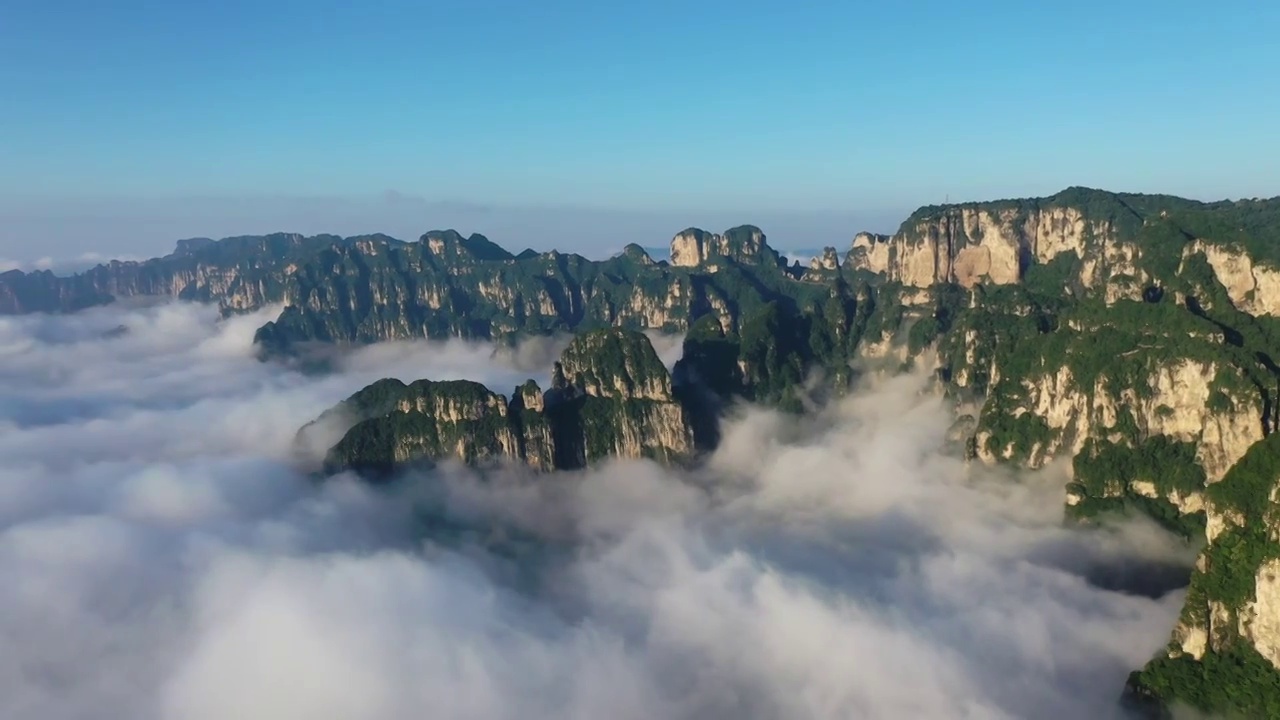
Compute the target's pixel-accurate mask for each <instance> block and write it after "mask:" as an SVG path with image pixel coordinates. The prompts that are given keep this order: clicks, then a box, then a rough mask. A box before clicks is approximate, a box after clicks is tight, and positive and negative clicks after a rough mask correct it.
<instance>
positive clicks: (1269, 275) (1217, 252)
mask: <svg viewBox="0 0 1280 720" xmlns="http://www.w3.org/2000/svg"><path fill="white" fill-rule="evenodd" d="M1196 253H1201V254H1203V255H1204V256H1205V258H1206V259H1207V260H1208V261H1209V266H1210V267H1212V268H1213V274H1214V276H1215V277H1216V278H1217V279H1218V282H1220V283H1222V286H1223V287H1224V288H1225V289H1226V291H1227V296H1228V297H1230V298H1231V302H1232V304H1233V305H1235V306H1236V307H1237V308H1238V309H1240V310H1242V311H1244V312H1246V313H1249V314H1250V315H1272V316H1274V315H1280V268H1277V267H1275V266H1274V265H1272V264H1270V263H1268V262H1262V261H1257V262H1255V261H1254V259H1253V258H1251V257H1250V256H1249V254H1248V253H1246V252H1245V251H1244V250H1242V249H1240V248H1232V247H1227V246H1223V245H1218V244H1215V243H1214V242H1212V241H1206V240H1196V241H1194V242H1192V243H1190V244H1189V245H1188V246H1187V248H1186V250H1185V251H1184V253H1183V258H1184V261H1185V258H1186V257H1188V256H1190V255H1194V254H1196Z"/></svg>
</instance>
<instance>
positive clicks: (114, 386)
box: [0, 304, 1188, 720]
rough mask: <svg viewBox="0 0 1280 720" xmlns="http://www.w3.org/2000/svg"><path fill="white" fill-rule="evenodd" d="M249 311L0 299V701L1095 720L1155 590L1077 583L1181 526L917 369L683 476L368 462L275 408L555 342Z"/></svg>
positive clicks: (527, 369) (1156, 636) (730, 444)
mask: <svg viewBox="0 0 1280 720" xmlns="http://www.w3.org/2000/svg"><path fill="white" fill-rule="evenodd" d="M269 317H270V312H264V313H260V314H258V315H251V316H245V317H237V318H232V319H229V320H225V321H223V320H220V319H219V316H218V313H217V311H216V309H214V308H209V307H203V306H197V305H184V304H163V305H154V306H133V307H127V306H116V307H110V308H99V309H95V310H92V311H87V312H84V313H80V314H76V315H72V316H61V317H54V316H25V317H17V318H14V317H9V318H0V458H3V462H2V463H0V577H2V578H3V583H2V584H0V647H2V648H3V652H0V717H6V718H10V717H12V718H42V719H44V720H60V719H64V718H65V719H72V718H75V719H79V718H131V719H137V720H148V719H155V720H206V719H207V720H225V719H227V718H236V719H237V720H258V719H261V720H294V719H297V720H328V719H334V720H338V719H347V718H352V719H355V718H360V719H375V720H377V719H383V718H385V719H387V720H400V719H402V718H403V719H406V720H407V719H409V718H415V719H416V718H424V717H429V718H458V719H467V720H470V719H476V720H480V719H482V718H483V719H489V718H512V719H515V718H521V719H525V718H547V719H551V718H581V719H583V720H586V719H589V718H590V719H594V718H610V719H620V720H626V719H628V718H635V719H637V720H640V719H641V718H643V719H646V720H648V719H651V718H735V719H737V718H744V719H753V718H761V719H764V718H800V719H803V718H815V719H817V718H824V719H825V718H1048V719H1051V720H1052V719H1056V718H1062V719H1067V718H1071V719H1075V718H1084V717H1088V718H1111V717H1120V714H1119V710H1118V708H1117V705H1116V699H1117V697H1118V696H1119V694H1120V692H1121V689H1122V686H1123V684H1124V681H1125V678H1126V675H1127V673H1128V672H1129V671H1130V670H1131V669H1134V668H1136V667H1139V666H1140V665H1142V663H1144V662H1145V661H1146V660H1147V659H1148V658H1149V657H1150V656H1151V655H1152V654H1153V653H1154V652H1156V651H1157V650H1158V649H1159V648H1160V647H1161V646H1162V645H1163V644H1164V643H1165V642H1166V641H1167V639H1168V637H1169V632H1170V629H1171V628H1172V626H1173V624H1174V622H1175V620H1176V617H1177V613H1178V610H1179V607H1180V603H1181V599H1182V594H1181V592H1180V591H1176V590H1175V591H1172V592H1168V593H1164V594H1162V595H1159V596H1157V597H1149V596H1144V595H1142V594H1133V593H1123V592H1119V591H1115V590H1109V589H1105V588H1104V587H1101V586H1099V585H1097V584H1091V583H1090V582H1089V581H1087V580H1086V578H1087V577H1093V576H1096V575H1098V571H1099V569H1103V570H1106V569H1107V568H1110V569H1111V571H1112V574H1113V575H1114V574H1115V569H1116V568H1121V574H1124V571H1123V569H1124V568H1135V567H1142V566H1145V564H1147V563H1162V562H1174V563H1185V562H1186V561H1187V560H1188V557H1187V550H1186V548H1182V547H1180V546H1178V544H1177V543H1175V542H1173V541H1172V540H1171V539H1170V538H1168V537H1167V536H1165V535H1163V534H1161V533H1160V532H1159V531H1157V530H1156V529H1154V528H1153V527H1151V526H1149V525H1145V524H1129V525H1125V526H1122V527H1113V528H1106V529H1098V530H1093V531H1088V532H1086V531H1080V530H1069V529H1066V528H1064V527H1063V525H1062V501H1063V490H1062V487H1063V479H1062V477H1061V475H1060V474H1057V473H1055V472H1052V471H1050V472H1043V473H1039V474H1031V475H1024V476H1019V477H1015V476H1012V475H1006V474H1002V473H998V472H994V471H976V470H975V469H973V468H968V467H966V465H965V464H964V463H963V462H962V461H961V460H960V459H958V457H957V456H956V455H955V454H954V452H953V450H952V449H951V448H950V446H949V445H948V444H947V441H946V433H947V428H948V426H949V423H950V420H951V418H950V414H949V412H948V409H947V407H946V406H945V404H944V403H943V402H942V401H941V400H939V399H938V398H936V397H934V396H932V395H930V394H929V393H927V392H923V389H924V387H925V381H924V379H923V378H921V377H917V376H910V375H908V376H901V377H896V378H889V379H882V380H879V381H876V382H873V383H869V384H868V385H867V386H866V387H864V388H862V389H861V390H860V391H859V392H858V393H856V394H855V395H854V396H853V397H851V398H850V399H848V400H847V401H845V402H843V403H842V404H840V405H838V406H835V407H831V408H828V409H826V410H824V411H822V412H821V413H817V414H815V415H813V416H811V417H808V418H805V419H804V420H803V421H796V420H795V419H789V418H784V417H782V416H779V415H777V414H775V413H773V412H769V411H765V410H760V409H752V408H739V409H738V410H737V411H736V412H735V413H734V415H733V417H732V418H731V419H730V420H728V421H727V423H726V425H725V433H724V439H723V444H722V446H721V447H720V448H719V449H718V450H717V452H716V453H715V455H714V456H713V457H711V458H709V460H708V461H707V462H706V463H705V464H704V465H703V466H701V467H699V468H697V469H694V470H680V471H677V470H671V469H664V468H662V467H659V466H657V465H655V464H652V463H648V462H617V463H612V464H607V465H604V466H602V467H599V468H596V469H593V470H591V471H587V472H582V473H573V474H558V475H553V476H541V477H539V476H535V475H533V474H532V473H529V472H527V471H520V470H517V469H509V470H493V471H490V472H487V473H484V474H483V475H480V474H477V473H476V472H475V471H471V470H467V469H465V468H460V467H455V466H450V465H446V466H443V467H441V468H439V469H438V470H436V471H433V472H430V473H425V474H419V475H417V476H415V477H413V478H411V479H408V480H406V481H405V482H402V483H399V484H393V485H390V486H379V487H371V486H369V485H367V484H365V483H363V482H361V481H360V480H359V479H358V478H355V477H352V476H340V477H336V478H330V479H328V480H326V481H323V482H320V481H317V480H316V479H314V478H311V477H308V476H306V475H305V474H304V473H302V472H300V471H299V470H298V469H297V458H296V456H295V451H296V448H295V446H294V437H295V433H296V431H297V429H298V428H299V427H300V426H301V425H303V424H304V423H306V422H307V421H309V420H311V419H313V418H315V417H316V416H317V415H319V414H320V413H321V412H322V411H323V410H325V409H326V408H328V407H330V406H331V405H332V404H334V403H335V402H337V401H339V400H341V399H342V398H344V397H346V396H347V395H349V394H350V393H352V392H354V391H355V390H357V389H359V388H360V387H362V386H364V385H365V384H367V383H369V382H372V381H373V380H376V379H378V378H381V377H387V376H394V377H399V378H401V379H403V380H406V381H409V380H414V379H417V378H422V377H426V378H432V379H449V378H461V377H465V378H470V379H475V380H479V381H482V382H485V383H486V384H488V385H489V386H490V387H491V388H493V389H495V390H497V391H499V392H507V393H509V392H510V391H511V388H513V387H514V386H516V385H517V384H518V383H520V382H522V381H524V380H525V379H526V378H529V377H533V378H535V379H538V380H539V381H540V382H542V383H543V385H544V387H545V380H546V377H547V375H548V374H549V368H550V364H551V361H552V360H553V359H554V357H555V356H556V354H557V353H558V351H559V349H560V348H561V347H562V345H563V339H551V340H542V341H536V342H530V343H526V344H524V345H521V346H520V347H518V348H516V349H514V350H512V351H495V350H494V349H493V348H492V347H490V346H487V345H484V344H478V343H464V342H450V343H425V342H424V343H399V344H389V345H384V346H374V347H371V348H366V349H364V350H361V351H358V352H355V353H353V354H351V355H349V356H346V357H345V358H344V359H343V360H342V361H341V362H340V363H339V364H338V368H337V371H336V372H334V373H332V374H328V375H323V376H320V375H306V374H302V373H300V372H297V371H295V370H292V369H288V368H285V367H282V366H280V365H276V364H271V363H262V362H259V361H258V360H256V359H255V358H254V355H253V349H252V346H251V345H252V337H253V332H254V330H255V329H256V328H257V327H258V326H259V325H261V324H262V323H263V322H264V321H265V320H266V319H268V318H269ZM121 326H123V327H124V328H126V329H127V331H123V332H121V331H118V330H117V329H118V328H120V327H121ZM662 340H663V342H662V343H661V347H660V350H661V351H662V355H663V358H664V360H665V361H667V362H668V363H671V362H674V359H675V358H676V357H678V354H679V352H678V351H679V343H678V342H676V341H675V340H672V339H662Z"/></svg>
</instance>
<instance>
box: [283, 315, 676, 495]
mask: <svg viewBox="0 0 1280 720" xmlns="http://www.w3.org/2000/svg"><path fill="white" fill-rule="evenodd" d="M335 418H345V420H346V422H347V424H348V429H347V430H346V432H345V434H344V435H343V436H342V439H341V440H340V441H339V442H338V443H337V444H336V445H334V446H333V447H332V448H331V449H330V450H329V451H328V453H327V454H326V456H325V469H326V470H327V471H329V472H338V471H341V470H347V469H352V470H357V471H362V472H366V473H372V474H386V473H389V472H393V471H394V470H396V469H397V468H401V467H404V466H407V465H412V464H415V463H420V462H424V461H437V460H443V459H454V460H459V461H462V462H466V463H472V464H485V463H492V462H515V463H521V464H525V465H529V466H530V467H533V468H535V469H538V470H553V469H574V468H580V467H585V466H587V465H591V464H594V463H597V462H600V461H602V460H605V459H607V458H611V457H620V458H656V459H661V460H667V461H674V460H678V459H680V458H682V457H686V456H689V455H691V454H692V452H693V450H694V446H693V435H692V430H691V428H690V423H689V421H688V419H687V417H686V413H685V410H684V408H683V407H682V406H681V405H680V404H679V403H678V402H677V401H676V400H675V398H674V397H673V395H672V389H671V375H670V374H669V373H668V372H667V369H666V368H665V367H664V366H663V365H662V363H661V361H660V360H659V359H658V356H657V353H655V352H654V350H653V346H652V345H651V344H650V342H649V339H648V338H647V337H646V336H645V335H644V334H642V333H638V332H634V331H627V330H618V329H609V330H598V331H593V332H590V333H585V334H583V335H580V336H578V337H577V338H576V339H575V340H574V341H573V342H572V343H570V345H569V347H568V348H566V350H565V352H564V354H563V356H562V357H561V359H560V361H559V362H557V363H556V366H555V381H554V383H553V387H552V388H551V389H550V390H549V391H547V392H546V393H545V394H544V393H543V392H542V391H541V389H540V388H539V387H538V385H537V384H536V383H535V382H533V381H532V380H530V381H528V382H527V383H525V384H524V385H522V386H520V387H518V388H516V391H515V392H514V393H513V395H512V398H511V399H510V400H508V399H507V398H506V397H504V396H502V395H499V394H497V393H494V392H492V391H490V390H489V389H488V388H485V387H484V386H483V385H480V384H478V383H473V382H468V381H448V382H432V381H430V380H419V381H417V382H414V383H411V384H409V385H405V384H404V383H401V382H400V381H398V380H381V381H379V382H377V383H374V384H373V385H370V386H369V387H367V388H365V389H363V390H361V391H360V392H358V393H356V394H355V395H353V396H352V397H351V398H349V399H348V400H346V401H344V402H343V403H342V404H340V405H339V406H338V407H336V408H334V409H332V410H330V411H328V412H326V414H325V415H323V416H321V417H320V418H318V419H317V420H316V421H315V422H314V423H312V424H310V425H308V426H307V427H304V428H303V429H302V430H301V431H299V432H300V436H305V435H306V434H307V433H308V432H313V431H314V428H316V427H318V426H321V425H323V424H325V422H326V421H334V419H335Z"/></svg>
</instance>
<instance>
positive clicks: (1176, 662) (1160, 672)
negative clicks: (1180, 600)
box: [1130, 642, 1280, 720]
mask: <svg viewBox="0 0 1280 720" xmlns="http://www.w3.org/2000/svg"><path fill="white" fill-rule="evenodd" d="M1130 686H1131V687H1132V688H1134V689H1136V690H1137V691H1138V692H1140V693H1142V694H1143V695H1147V696H1154V697H1156V698H1159V699H1160V700H1161V701H1163V702H1165V703H1168V702H1173V701H1175V700H1176V701H1178V702H1182V703H1186V704H1188V705H1190V706H1192V707H1194V708H1196V709H1198V710H1200V711H1202V712H1213V713H1216V714H1217V715H1218V716H1220V717H1225V718H1237V719H1238V720H1253V719H1254V718H1274V717H1280V672H1276V669H1275V667H1274V666H1273V665H1272V664H1271V663H1270V662H1268V661H1267V659H1266V658H1264V657H1262V656H1261V655H1259V654H1258V652H1257V651H1256V650H1254V649H1253V648H1252V647H1250V646H1249V644H1248V643H1245V642H1235V643H1232V644H1231V645H1230V646H1229V647H1228V648H1226V649H1225V650H1224V651H1222V652H1216V651H1211V652H1208V653H1206V654H1205V656H1204V659H1203V660H1202V661H1196V660H1194V659H1193V658H1190V657H1187V656H1185V655H1180V656H1178V657H1172V658H1171V657H1160V658H1157V659H1156V660H1153V661H1151V663H1149V664H1148V665H1147V667H1146V668H1144V669H1143V670H1141V671H1140V672H1135V673H1134V674H1133V675H1132V676H1131V677H1130Z"/></svg>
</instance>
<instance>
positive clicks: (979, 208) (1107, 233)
mask: <svg viewBox="0 0 1280 720" xmlns="http://www.w3.org/2000/svg"><path fill="white" fill-rule="evenodd" d="M1086 212H1087V211H1086V210H1084V209H1081V208H1079V207H1075V206H1072V205H1069V204H1064V203H1060V202H1057V201H1055V199H1054V198H1050V199H1048V200H1047V201H1044V202H1039V201H1026V202H1019V203H993V204H973V205H959V206H947V207H944V208H938V209H930V210H927V211H920V212H917V213H916V214H915V215H913V216H912V218H910V219H908V220H907V222H906V223H904V224H903V226H902V229H901V230H899V231H898V233H897V234H895V235H893V236H891V237H890V236H883V235H872V234H869V233H860V234H859V235H857V236H856V237H854V240H853V245H852V247H851V248H850V250H849V252H848V254H847V255H846V258H845V264H846V265H847V266H848V267H850V268H852V269H854V270H865V271H868V272H872V273H876V274H881V275H884V276H885V277H887V278H889V279H890V280H893V281H895V282H900V283H902V284H904V285H908V286H911V287H918V288H928V287H933V286H935V285H938V284H943V283H956V284H958V285H961V286H963V287H973V286H975V285H978V284H990V285H1010V284H1015V283H1019V282H1022V280H1023V279H1024V278H1025V276H1026V273H1027V270H1028V269H1029V268H1030V267H1032V266H1034V265H1041V266H1043V265H1048V264H1050V263H1052V262H1053V261H1054V260H1056V259H1058V258H1059V257H1060V256H1064V255H1070V256H1073V257H1074V259H1075V260H1077V261H1078V264H1077V266H1076V267H1077V269H1076V273H1075V274H1076V279H1077V280H1078V281H1079V282H1080V283H1081V284H1082V285H1083V286H1084V287H1085V288H1090V289H1098V290H1101V291H1102V292H1106V290H1107V282H1108V281H1109V280H1110V279H1112V278H1120V279H1123V278H1133V280H1132V281H1130V282H1128V283H1126V285H1127V284H1137V285H1139V286H1141V284H1142V280H1143V276H1144V272H1145V271H1143V270H1141V269H1140V268H1139V267H1138V263H1137V260H1138V257H1139V256H1140V254H1141V253H1140V250H1139V249H1138V248H1137V246H1136V245H1133V244H1132V243H1130V242H1129V240H1130V239H1129V238H1122V237H1121V236H1120V234H1119V233H1118V232H1117V230H1116V228H1115V225H1114V220H1113V219H1111V218H1110V217H1091V216H1089V215H1087V214H1086ZM1139 292H1140V289H1139ZM1112 293H1113V295H1116V296H1131V295H1133V294H1134V293H1133V291H1132V290H1130V289H1128V288H1127V287H1125V288H1124V289H1117V290H1112Z"/></svg>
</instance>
